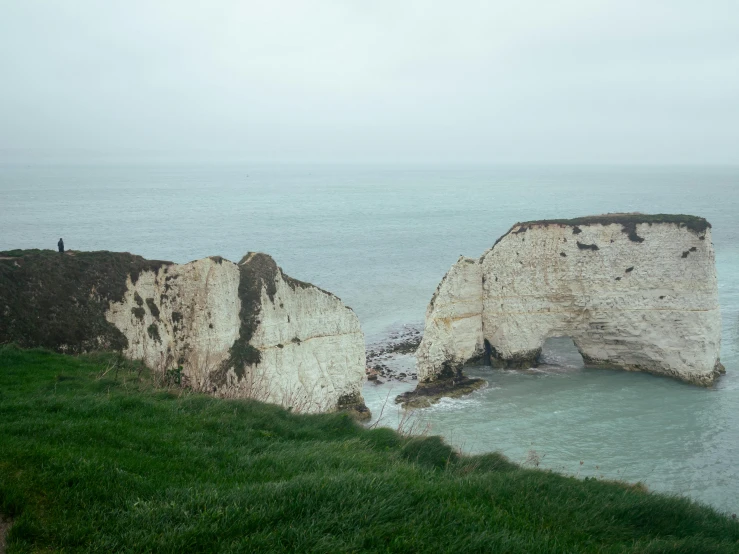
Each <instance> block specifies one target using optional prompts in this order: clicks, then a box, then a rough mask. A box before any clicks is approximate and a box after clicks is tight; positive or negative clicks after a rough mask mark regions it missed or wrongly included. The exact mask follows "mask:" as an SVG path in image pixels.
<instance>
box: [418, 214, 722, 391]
mask: <svg viewBox="0 0 739 554" xmlns="http://www.w3.org/2000/svg"><path fill="white" fill-rule="evenodd" d="M550 337H571V338H572V339H573V341H574V342H575V345H576V346H577V348H578V350H579V351H580V353H581V354H582V356H583V359H584V360H585V362H586V364H587V365H589V366H602V367H613V368H620V369H625V370H629V371H645V372H649V373H654V374H658V375H667V376H670V377H674V378H677V379H680V380H682V381H685V382H688V383H694V384H698V385H711V384H712V383H713V382H714V380H715V379H716V378H717V377H718V375H719V374H720V373H722V372H723V366H722V365H721V363H720V361H719V351H720V339H721V319H720V313H719V305H718V284H717V278H716V267H715V259H714V250H713V245H712V243H711V226H710V224H709V223H708V222H707V221H706V220H705V219H703V218H699V217H694V216H686V215H662V214H660V215H643V214H608V215H603V216H593V217H585V218H579V219H573V220H544V221H530V222H526V223H517V224H516V225H514V226H513V227H512V228H511V230H510V231H509V232H508V233H506V234H505V235H504V236H503V237H501V238H500V239H498V241H497V242H496V243H495V245H494V246H493V247H492V248H491V249H490V250H488V251H487V252H485V254H483V255H482V257H481V258H480V259H479V260H474V259H470V258H464V257H463V258H460V259H459V260H458V261H457V263H456V264H454V266H452V268H451V269H450V270H449V272H448V273H447V275H446V276H445V277H444V279H443V280H442V282H441V283H440V285H439V287H438V289H437V291H436V293H435V294H434V296H433V298H432V299H431V303H430V304H429V307H428V310H427V312H426V322H425V331H424V336H423V340H422V342H421V345H420V346H419V348H418V353H417V367H418V377H419V381H420V382H421V384H423V385H424V386H426V385H427V384H429V383H432V382H434V381H437V380H439V379H448V377H449V375H455V376H459V375H461V371H462V367H463V366H464V365H465V364H466V363H469V362H470V361H474V360H480V359H484V360H485V361H486V362H487V363H489V364H490V365H493V366H497V367H533V366H535V365H536V364H537V363H538V357H539V354H540V352H541V347H542V345H543V344H544V341H545V340H546V339H547V338H550Z"/></svg>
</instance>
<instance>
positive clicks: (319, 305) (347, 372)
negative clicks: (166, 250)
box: [106, 254, 366, 413]
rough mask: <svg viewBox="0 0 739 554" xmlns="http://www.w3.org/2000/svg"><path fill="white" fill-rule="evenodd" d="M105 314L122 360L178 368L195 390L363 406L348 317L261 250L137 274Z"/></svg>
mask: <svg viewBox="0 0 739 554" xmlns="http://www.w3.org/2000/svg"><path fill="white" fill-rule="evenodd" d="M106 319H107V320H108V321H109V322H110V323H112V324H113V325H115V327H117V328H118V329H120V331H121V332H122V333H123V334H124V335H125V337H126V339H127V340H128V347H127V348H126V350H125V351H124V354H125V355H126V356H127V357H129V358H133V359H142V360H144V361H145V363H146V364H147V365H148V366H149V367H151V368H154V369H158V370H160V371H166V370H171V369H175V368H178V367H181V368H182V375H183V377H184V378H185V379H186V380H187V382H188V384H190V385H191V386H193V387H195V388H197V389H200V390H205V391H207V392H211V393H215V394H217V395H219V396H226V397H239V398H254V399H257V400H261V401H264V402H270V403H274V404H279V405H282V406H284V407H287V408H292V409H294V410H295V411H300V412H307V413H316V412H326V411H333V410H335V409H338V408H351V409H358V410H359V411H360V412H362V411H363V410H366V408H364V407H363V406H364V402H363V399H362V397H361V388H362V385H363V383H364V379H365V350H364V335H363V333H362V330H361V328H360V325H359V319H358V318H357V316H356V314H354V312H353V311H352V310H351V309H350V308H348V307H346V306H344V305H343V303H342V302H341V300H340V299H339V298H337V297H336V296H334V295H332V294H330V293H328V292H326V291H323V290H321V289H319V288H318V287H315V286H313V285H310V284H308V283H303V282H301V281H297V280H295V279H291V278H290V277H288V276H286V275H284V274H283V273H282V270H281V269H280V268H279V267H278V266H277V265H276V264H275V262H274V260H272V258H271V257H269V256H267V255H265V254H249V255H247V256H245V257H244V259H243V260H242V261H241V262H240V263H239V264H235V263H233V262H230V261H227V260H224V259H222V258H206V259H203V260H198V261H195V262H191V263H189V264H184V265H176V264H168V265H163V266H162V267H160V268H158V270H157V271H142V272H141V273H140V274H139V275H138V278H137V279H136V281H135V283H133V282H132V281H131V279H130V277H129V279H128V282H127V290H126V292H125V294H124V297H123V300H122V301H121V302H111V303H110V309H109V310H108V312H107V313H106Z"/></svg>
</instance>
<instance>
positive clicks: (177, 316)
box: [172, 312, 182, 328]
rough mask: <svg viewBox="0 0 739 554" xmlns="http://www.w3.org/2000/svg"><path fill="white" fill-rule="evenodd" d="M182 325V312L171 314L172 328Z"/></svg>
mask: <svg viewBox="0 0 739 554" xmlns="http://www.w3.org/2000/svg"><path fill="white" fill-rule="evenodd" d="M181 324H182V312H172V326H173V327H175V328H176V327H179V326H180V325H181Z"/></svg>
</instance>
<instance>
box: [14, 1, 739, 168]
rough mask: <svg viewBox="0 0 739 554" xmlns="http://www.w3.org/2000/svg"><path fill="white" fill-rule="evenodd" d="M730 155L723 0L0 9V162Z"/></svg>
mask: <svg viewBox="0 0 739 554" xmlns="http://www.w3.org/2000/svg"><path fill="white" fill-rule="evenodd" d="M36 159H39V160H77V159H79V160H94V159H101V160H102V159H106V160H120V161H131V160H169V161H214V162H220V161H245V162H265V163H273V162H278V163H283V162H284V163H291V162H297V163H303V162H309V163H475V164H478V163H482V164H500V163H513V164H517V163H526V164H528V163H563V164H569V163H577V164H580V163H614V164H622V163H623V164H632V163H633V164H673V163H688V164H739V1H737V0H701V1H698V0H617V1H611V0H556V1H555V0H516V1H513V0H509V1H505V2H503V1H494V0H491V1H487V2H483V1H468V0H454V1H451V0H449V1H445V2H437V1H432V0H423V1H415V0H405V1H401V0H391V1H385V0H375V1H369V0H363V1H360V0H356V1H355V0H343V1H329V0H326V1H312V0H300V1H298V0H295V1H293V0H285V1H283V0H266V1H250V0H241V1H226V0H210V1H208V2H203V1H199V2H191V1H187V0H176V1H171V2H170V1H164V0H160V1H154V0H146V1H139V0H124V1H119V0H106V1H101V0H94V1H81V0H64V1H58V2H50V1H41V0H0V161H2V160H5V161H26V160H36Z"/></svg>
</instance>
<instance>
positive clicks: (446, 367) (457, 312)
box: [416, 256, 483, 381]
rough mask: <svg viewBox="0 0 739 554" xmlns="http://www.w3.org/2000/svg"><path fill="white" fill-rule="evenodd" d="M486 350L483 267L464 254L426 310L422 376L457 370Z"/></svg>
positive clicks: (422, 378) (418, 353)
mask: <svg viewBox="0 0 739 554" xmlns="http://www.w3.org/2000/svg"><path fill="white" fill-rule="evenodd" d="M482 354H483V338H482V267H481V266H480V264H479V263H478V262H477V260H473V259H471V258H465V257H464V256H462V257H460V258H459V260H458V261H457V263H455V264H454V265H453V266H452V268H451V269H450V270H449V272H448V273H447V274H446V275H445V276H444V279H442V281H441V283H440V284H439V286H438V288H437V289H436V292H435V293H434V296H433V298H432V299H431V303H430V304H429V306H428V308H427V310H426V326H425V329H424V333H423V339H422V340H421V344H420V345H419V346H418V350H417V351H416V360H417V366H418V379H419V381H427V380H429V379H433V378H435V377H437V376H440V375H443V374H445V373H449V372H452V373H454V372H456V371H457V370H458V369H460V368H461V367H462V365H463V364H464V363H465V362H467V361H468V360H470V359H473V358H476V357H479V356H481V355H482ZM449 376H450V377H451V376H452V375H449Z"/></svg>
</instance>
